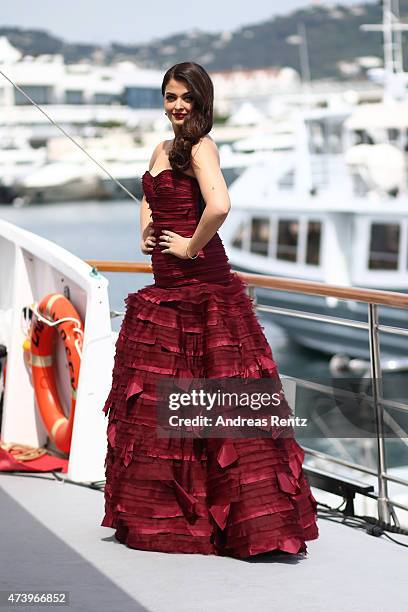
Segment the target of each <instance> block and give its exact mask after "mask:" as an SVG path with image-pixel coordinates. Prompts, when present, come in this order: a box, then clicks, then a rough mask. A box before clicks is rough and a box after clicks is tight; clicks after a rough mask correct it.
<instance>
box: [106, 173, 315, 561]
mask: <svg viewBox="0 0 408 612" xmlns="http://www.w3.org/2000/svg"><path fill="white" fill-rule="evenodd" d="M142 181H143V189H144V193H145V196H146V199H147V201H148V202H149V205H150V207H151V210H152V217H153V225H154V229H155V235H156V239H157V238H158V236H159V235H160V232H161V230H162V229H168V230H172V231H174V232H177V233H178V234H180V235H182V236H191V235H192V234H193V232H194V229H195V227H196V225H197V222H198V219H199V206H198V200H199V185H198V182H197V181H196V179H195V178H193V177H190V176H188V175H186V174H184V173H181V172H178V171H174V170H172V169H166V170H163V171H162V172H160V173H159V174H158V175H156V176H152V175H151V174H150V173H149V172H146V173H145V174H144V176H143V179H142ZM157 243H158V240H157ZM162 248H163V247H160V246H159V245H158V244H157V246H156V247H155V248H154V251H153V253H152V265H153V273H154V279H155V283H154V284H153V285H150V286H148V287H144V288H143V289H141V290H140V291H137V292H136V293H130V294H129V295H128V296H127V298H126V300H125V302H126V306H127V308H126V313H125V317H124V319H123V322H122V326H121V329H120V333H119V336H118V340H117V343H116V355H115V364H114V370H113V382H112V388H111V391H110V393H109V396H108V398H107V400H106V403H105V407H104V409H103V410H104V412H105V414H109V419H108V421H109V422H108V430H107V437H108V450H107V455H106V462H105V467H106V485H105V516H104V519H103V521H102V525H103V526H106V527H113V528H114V529H115V530H116V533H115V536H116V538H117V539H118V540H119V541H120V542H122V543H124V544H127V545H128V546H130V547H132V548H137V549H142V550H154V551H162V552H174V553H202V554H216V555H225V556H232V557H238V558H244V557H249V556H251V555H255V554H258V553H262V552H266V551H272V550H275V549H279V550H282V551H286V552H288V553H299V552H303V553H307V547H306V544H305V540H312V539H315V538H317V537H318V528H317V524H316V506H317V504H316V500H315V499H314V497H313V495H312V493H311V491H310V488H309V484H308V481H307V479H306V476H305V474H304V472H303V470H302V464H303V460H304V451H303V449H302V448H301V447H300V446H299V444H298V443H297V442H296V440H295V439H294V437H293V436H292V437H282V438H279V437H277V438H275V439H274V438H269V437H268V438H256V439H255V438H251V439H245V438H234V439H233V440H232V439H215V438H212V439H204V438H203V439H197V438H196V439H186V438H184V439H180V438H177V439H175V438H170V439H164V438H163V439H159V438H158V437H156V435H155V404H154V390H155V382H156V380H157V379H158V377H160V376H166V377H169V376H174V377H181V378H205V377H211V378H221V377H226V376H228V377H230V376H239V377H252V378H257V377H259V378H261V377H275V378H278V376H279V375H278V371H277V366H276V363H275V362H274V360H273V357H272V353H271V349H270V347H269V345H268V343H267V340H266V338H265V336H264V334H263V331H262V327H261V326H260V324H259V322H258V320H257V318H256V316H255V313H254V310H253V306H252V302H251V300H250V298H249V296H248V295H247V293H246V291H245V285H244V283H243V282H242V281H241V279H240V278H239V277H238V276H237V275H236V274H235V273H233V272H231V268H230V265H229V263H228V259H227V256H226V254H225V251H224V247H223V245H222V242H221V239H220V237H219V235H218V234H215V235H214V237H213V238H212V239H211V240H210V241H209V242H208V243H207V245H206V246H205V247H204V249H203V250H202V252H201V253H200V257H198V258H197V259H195V260H184V259H180V258H178V257H175V256H173V255H168V254H162V253H161V250H162Z"/></svg>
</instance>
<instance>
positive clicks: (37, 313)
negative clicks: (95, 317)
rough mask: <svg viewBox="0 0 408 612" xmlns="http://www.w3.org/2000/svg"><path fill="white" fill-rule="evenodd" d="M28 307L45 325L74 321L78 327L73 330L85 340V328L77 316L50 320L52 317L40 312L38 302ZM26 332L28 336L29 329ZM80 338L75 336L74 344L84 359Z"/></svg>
mask: <svg viewBox="0 0 408 612" xmlns="http://www.w3.org/2000/svg"><path fill="white" fill-rule="evenodd" d="M28 308H29V309H30V310H31V311H32V312H33V313H34V314H35V316H36V317H37V319H39V320H40V321H42V322H43V323H45V325H48V326H49V327H55V326H56V325H59V324H60V323H64V322H65V321H72V322H73V323H75V324H76V327H73V328H72V331H74V332H75V333H76V334H79V336H80V337H81V339H82V341H83V338H84V332H83V330H82V329H81V327H80V325H81V322H80V321H78V319H76V318H75V317H62V318H61V319H57V320H56V321H50V319H46V318H45V317H43V316H42V314H41V313H40V312H39V310H38V304H36V303H34V304H31V306H28ZM23 331H24V330H23ZM24 333H25V335H26V336H27V335H28V333H27V331H24ZM79 340H80V339H79V338H75V340H74V344H75V348H76V351H77V353H78V355H79V358H80V359H82V350H81V348H80V346H79Z"/></svg>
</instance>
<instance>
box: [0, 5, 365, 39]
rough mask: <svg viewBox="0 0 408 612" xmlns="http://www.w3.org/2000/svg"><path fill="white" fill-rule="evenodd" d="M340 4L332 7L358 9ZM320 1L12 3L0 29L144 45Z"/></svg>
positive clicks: (4, 10)
mask: <svg viewBox="0 0 408 612" xmlns="http://www.w3.org/2000/svg"><path fill="white" fill-rule="evenodd" d="M361 3H362V2H361V0H360V2H358V1H356V0H343V1H342V2H339V3H338V4H343V5H350V4H361ZM310 4H331V5H333V4H335V3H334V2H322V1H321V0H314V1H313V2H312V1H311V0H272V1H271V0H256V2H254V0H252V1H251V0H234V1H229V0H224V2H223V1H222V0H221V1H220V0H198V1H197V0H196V1H194V0H193V1H191V0H190V1H188V0H166V1H164V0H150V1H149V0H144V2H138V0H114V1H112V0H110V1H109V2H108V1H107V0H58V1H57V0H13V2H2V3H1V11H0V25H1V26H20V27H23V28H36V29H44V30H47V31H49V32H50V33H52V34H56V35H58V36H60V37H62V38H63V39H65V40H67V41H70V42H90V43H102V44H106V43H109V42H111V41H115V42H122V43H139V42H146V41H148V40H151V39H153V38H159V37H162V36H165V35H168V34H172V33H176V32H182V31H185V30H191V29H193V28H200V29H201V30H204V31H208V32H217V31H222V30H234V29H236V28H238V27H240V26H242V25H248V24H253V23H257V22H260V21H263V20H265V19H268V18H270V17H271V16H273V15H277V14H286V13H289V12H290V11H292V10H293V9H295V8H299V7H304V6H308V5H310Z"/></svg>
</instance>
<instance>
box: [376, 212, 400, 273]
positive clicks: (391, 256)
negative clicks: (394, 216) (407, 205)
mask: <svg viewBox="0 0 408 612" xmlns="http://www.w3.org/2000/svg"><path fill="white" fill-rule="evenodd" d="M399 241H400V226H399V225H398V224H397V223H372V224H371V235H370V256H369V262H368V267H369V269H370V270H397V269H398V253H399Z"/></svg>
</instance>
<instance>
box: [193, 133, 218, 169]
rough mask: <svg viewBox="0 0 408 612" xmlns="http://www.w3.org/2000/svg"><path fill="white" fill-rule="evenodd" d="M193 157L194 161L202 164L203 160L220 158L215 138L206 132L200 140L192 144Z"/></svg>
mask: <svg viewBox="0 0 408 612" xmlns="http://www.w3.org/2000/svg"><path fill="white" fill-rule="evenodd" d="M191 157H192V160H193V163H195V164H199V165H201V163H202V162H207V161H211V160H213V161H215V160H218V162H219V160H220V155H219V153H218V147H217V145H216V144H215V142H214V140H213V139H212V138H211V136H209V135H208V134H206V135H205V136H203V137H202V138H200V140H199V141H198V142H197V143H196V144H195V145H193V146H192V148H191Z"/></svg>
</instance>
